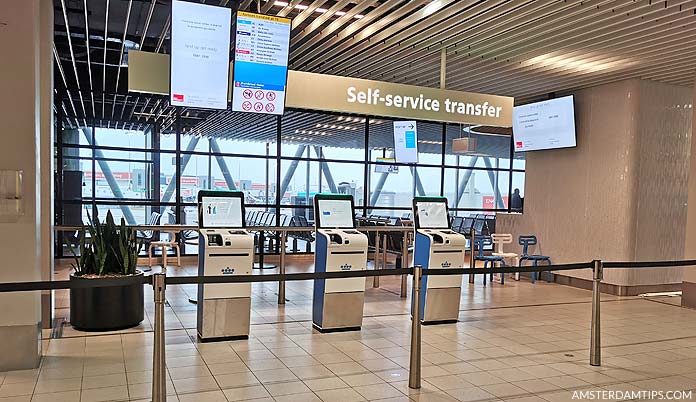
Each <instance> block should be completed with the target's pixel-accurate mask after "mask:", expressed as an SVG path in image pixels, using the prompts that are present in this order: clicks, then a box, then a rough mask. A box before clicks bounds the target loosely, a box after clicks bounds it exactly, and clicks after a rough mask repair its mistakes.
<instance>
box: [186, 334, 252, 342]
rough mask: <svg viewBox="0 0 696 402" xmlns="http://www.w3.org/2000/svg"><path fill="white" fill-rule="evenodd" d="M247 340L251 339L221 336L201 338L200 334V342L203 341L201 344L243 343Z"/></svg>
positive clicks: (243, 336) (241, 336) (244, 336)
mask: <svg viewBox="0 0 696 402" xmlns="http://www.w3.org/2000/svg"><path fill="white" fill-rule="evenodd" d="M247 339H249V335H238V336H221V337H219V338H201V335H200V334H198V340H199V341H201V343H208V342H227V341H243V340H247Z"/></svg>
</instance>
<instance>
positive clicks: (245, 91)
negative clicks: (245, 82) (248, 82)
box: [242, 89, 254, 99]
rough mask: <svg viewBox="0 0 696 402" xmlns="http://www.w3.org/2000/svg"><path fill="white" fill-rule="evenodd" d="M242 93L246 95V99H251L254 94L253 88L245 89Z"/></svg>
mask: <svg viewBox="0 0 696 402" xmlns="http://www.w3.org/2000/svg"><path fill="white" fill-rule="evenodd" d="M242 95H244V98H246V99H251V97H252V96H254V93H253V92H251V89H245V90H244V92H242Z"/></svg>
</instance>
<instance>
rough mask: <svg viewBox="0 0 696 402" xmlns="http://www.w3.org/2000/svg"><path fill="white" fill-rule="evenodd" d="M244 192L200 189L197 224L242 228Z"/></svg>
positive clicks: (205, 226)
mask: <svg viewBox="0 0 696 402" xmlns="http://www.w3.org/2000/svg"><path fill="white" fill-rule="evenodd" d="M243 197H244V194H243V193H241V192H239V191H234V192H226V191H218V192H216V191H201V192H200V193H199V194H198V226H199V227H201V228H243V227H244V226H245V222H244V198H243Z"/></svg>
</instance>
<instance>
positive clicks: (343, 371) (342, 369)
mask: <svg viewBox="0 0 696 402" xmlns="http://www.w3.org/2000/svg"><path fill="white" fill-rule="evenodd" d="M325 366H326V368H328V369H329V370H331V371H332V372H333V373H334V374H336V375H339V376H342V375H349V374H359V373H366V372H368V371H369V370H368V369H366V368H365V367H363V366H362V365H360V364H359V363H357V362H342V363H328V364H325Z"/></svg>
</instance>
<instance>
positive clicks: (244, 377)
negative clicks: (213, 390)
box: [215, 372, 259, 389]
mask: <svg viewBox="0 0 696 402" xmlns="http://www.w3.org/2000/svg"><path fill="white" fill-rule="evenodd" d="M215 380H216V381H217V383H218V384H220V388H222V389H225V388H236V387H244V386H247V385H258V384H259V380H258V379H256V377H255V376H254V374H252V373H251V372H244V373H234V374H221V375H216V376H215Z"/></svg>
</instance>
